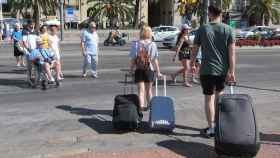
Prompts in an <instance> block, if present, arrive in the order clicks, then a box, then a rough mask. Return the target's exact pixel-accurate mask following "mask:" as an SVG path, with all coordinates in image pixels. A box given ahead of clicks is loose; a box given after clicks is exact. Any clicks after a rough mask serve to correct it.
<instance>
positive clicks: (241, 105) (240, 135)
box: [215, 86, 260, 157]
mask: <svg viewBox="0 0 280 158" xmlns="http://www.w3.org/2000/svg"><path fill="white" fill-rule="evenodd" d="M230 89H231V93H230V94H223V95H222V96H220V97H219V99H218V101H217V105H216V107H217V108H216V118H215V121H216V127H215V150H216V153H217V154H218V155H227V156H238V157H240V156H241V157H254V156H255V155H256V154H257V152H258V151H259V148H260V141H259V132H258V128H257V123H256V117H255V112H254V109H253V102H252V98H251V97H250V96H249V95H247V94H233V86H230Z"/></svg>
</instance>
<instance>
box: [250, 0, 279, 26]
mask: <svg viewBox="0 0 280 158" xmlns="http://www.w3.org/2000/svg"><path fill="white" fill-rule="evenodd" d="M279 2H280V0H251V1H250V4H251V5H250V6H249V8H248V9H247V11H246V12H245V15H247V16H248V17H255V19H258V20H257V23H258V24H260V25H263V24H265V25H269V22H270V21H272V22H278V23H279V19H280V7H279V6H277V5H273V4H274V3H279Z"/></svg>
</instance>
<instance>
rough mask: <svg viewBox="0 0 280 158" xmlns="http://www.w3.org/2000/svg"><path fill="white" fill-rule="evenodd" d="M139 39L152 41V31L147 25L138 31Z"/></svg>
mask: <svg viewBox="0 0 280 158" xmlns="http://www.w3.org/2000/svg"><path fill="white" fill-rule="evenodd" d="M140 39H152V29H151V27H150V26H148V25H144V26H143V27H142V28H141V30H140Z"/></svg>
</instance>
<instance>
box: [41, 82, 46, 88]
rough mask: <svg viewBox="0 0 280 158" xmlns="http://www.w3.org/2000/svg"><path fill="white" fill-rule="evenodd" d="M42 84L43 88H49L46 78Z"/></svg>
mask: <svg viewBox="0 0 280 158" xmlns="http://www.w3.org/2000/svg"><path fill="white" fill-rule="evenodd" d="M41 86H42V90H46V89H47V81H46V80H42V82H41Z"/></svg>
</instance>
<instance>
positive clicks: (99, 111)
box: [0, 43, 280, 158]
mask: <svg viewBox="0 0 280 158" xmlns="http://www.w3.org/2000/svg"><path fill="white" fill-rule="evenodd" d="M159 50H160V65H161V70H162V72H163V73H166V74H168V73H170V72H174V71H175V70H176V69H178V68H179V67H178V65H179V63H178V62H176V63H172V62H171V57H172V52H171V51H168V50H167V49H162V48H160V49H159ZM128 52H129V47H106V48H104V47H101V53H100V54H101V55H100V58H99V66H98V69H99V78H98V79H92V78H90V77H88V78H86V79H82V78H81V77H80V76H81V61H82V58H81V55H80V50H79V45H78V44H77V43H76V44H73V43H72V44H64V45H63V51H62V60H63V72H64V75H65V79H64V80H63V82H62V85H61V87H59V88H50V89H48V90H46V91H42V90H41V89H39V88H38V89H32V88H30V87H28V85H27V83H26V81H25V74H24V69H22V68H20V69H19V68H16V67H15V60H14V59H13V56H12V50H11V48H10V46H7V45H2V46H0V107H1V110H0V154H1V156H0V157H1V158H25V157H26V158H27V157H28V158H29V157H32V158H35V157H40V156H41V157H43V156H44V155H50V154H53V155H56V154H59V153H67V152H70V153H71V152H74V151H79V150H81V151H86V150H94V151H118V150H126V149H145V148H156V147H159V146H163V147H164V145H162V143H161V142H165V141H172V140H182V141H189V142H195V143H197V144H203V145H205V146H207V147H208V146H209V147H212V146H213V140H211V139H206V138H203V137H201V136H200V134H199V130H200V129H201V128H204V127H205V126H206V122H205V116H204V111H203V109H204V108H203V96H202V94H201V88H200V86H199V85H194V86H193V87H192V88H186V87H183V86H181V85H180V84H170V85H169V86H168V91H167V94H168V95H169V96H171V97H173V99H174V101H175V108H176V124H177V128H176V129H175V132H174V134H171V135H164V134H156V133H151V132H150V131H149V130H148V129H147V128H143V129H141V130H139V131H136V132H131V133H124V134H119V133H117V134H116V133H114V132H113V130H112V127H111V110H112V108H113V100H114V96H115V95H117V94H121V93H123V86H122V83H121V82H122V81H123V80H124V72H122V71H120V70H121V69H125V68H127V67H128V58H127V56H128ZM237 56H238V60H237V63H238V64H237V79H238V87H236V88H235V91H236V92H237V93H248V94H250V95H251V96H252V97H253V99H254V102H255V109H256V112H257V120H258V123H259V128H260V131H261V132H262V133H263V135H266V134H267V135H268V134H269V133H280V124H279V122H280V117H279V114H280V108H279V96H280V84H279V81H280V71H279V70H280V62H279V61H280V51H279V48H242V49H238V50H237ZM134 90H135V92H136V87H134ZM144 120H145V121H147V120H148V113H145V117H144ZM195 143H193V144H194V147H193V149H192V150H196V151H199V148H200V146H199V145H197V144H195ZM198 155H199V153H198ZM198 157H200V156H198ZM201 157H203V155H202V156H201Z"/></svg>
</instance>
